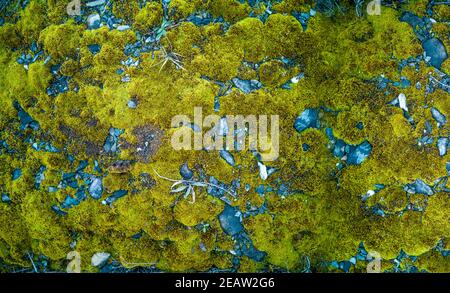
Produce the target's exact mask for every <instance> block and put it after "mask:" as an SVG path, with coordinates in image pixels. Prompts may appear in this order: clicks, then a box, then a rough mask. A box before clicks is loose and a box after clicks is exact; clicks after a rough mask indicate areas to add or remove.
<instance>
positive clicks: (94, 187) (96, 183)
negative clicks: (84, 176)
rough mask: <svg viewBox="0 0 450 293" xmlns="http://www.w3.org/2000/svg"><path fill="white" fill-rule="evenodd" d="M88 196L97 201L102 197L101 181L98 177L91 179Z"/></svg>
mask: <svg viewBox="0 0 450 293" xmlns="http://www.w3.org/2000/svg"><path fill="white" fill-rule="evenodd" d="M88 191H89V194H90V196H91V197H92V198H93V199H99V198H100V197H102V192H103V185H102V179H101V178H99V177H94V178H93V179H92V182H91V185H89V190H88Z"/></svg>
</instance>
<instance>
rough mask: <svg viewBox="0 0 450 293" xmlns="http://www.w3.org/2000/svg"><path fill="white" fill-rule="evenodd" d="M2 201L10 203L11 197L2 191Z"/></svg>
mask: <svg viewBox="0 0 450 293" xmlns="http://www.w3.org/2000/svg"><path fill="white" fill-rule="evenodd" d="M2 202H4V203H10V202H11V198H9V195H8V194H6V193H2Z"/></svg>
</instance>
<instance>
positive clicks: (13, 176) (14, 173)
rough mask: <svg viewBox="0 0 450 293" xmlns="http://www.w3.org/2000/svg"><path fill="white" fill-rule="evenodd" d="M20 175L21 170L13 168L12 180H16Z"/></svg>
mask: <svg viewBox="0 0 450 293" xmlns="http://www.w3.org/2000/svg"><path fill="white" fill-rule="evenodd" d="M20 176H22V170H20V169H14V171H13V173H12V180H13V181H14V180H17V179H19V178H20Z"/></svg>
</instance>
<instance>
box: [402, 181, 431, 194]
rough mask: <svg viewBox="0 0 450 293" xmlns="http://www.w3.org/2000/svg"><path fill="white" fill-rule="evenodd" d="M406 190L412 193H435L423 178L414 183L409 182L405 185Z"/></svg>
mask: <svg viewBox="0 0 450 293" xmlns="http://www.w3.org/2000/svg"><path fill="white" fill-rule="evenodd" d="M405 191H406V192H408V193H412V194H424V195H433V193H434V192H433V189H431V187H430V186H428V185H427V184H426V183H425V182H423V181H422V180H421V179H416V181H414V183H412V184H407V185H406V186H405Z"/></svg>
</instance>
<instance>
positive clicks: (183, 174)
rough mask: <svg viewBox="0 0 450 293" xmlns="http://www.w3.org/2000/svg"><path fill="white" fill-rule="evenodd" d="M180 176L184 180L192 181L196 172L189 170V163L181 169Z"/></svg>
mask: <svg viewBox="0 0 450 293" xmlns="http://www.w3.org/2000/svg"><path fill="white" fill-rule="evenodd" d="M180 175H181V177H182V178H183V179H184V180H190V179H192V177H194V172H192V170H191V169H189V167H188V164H187V163H184V164H183V165H181V167H180Z"/></svg>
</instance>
